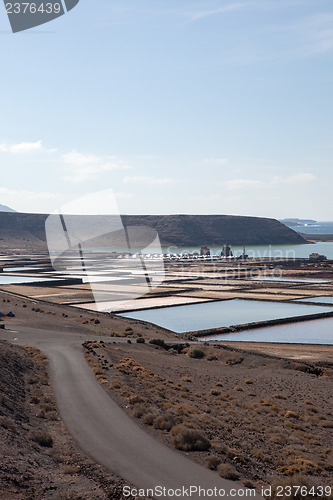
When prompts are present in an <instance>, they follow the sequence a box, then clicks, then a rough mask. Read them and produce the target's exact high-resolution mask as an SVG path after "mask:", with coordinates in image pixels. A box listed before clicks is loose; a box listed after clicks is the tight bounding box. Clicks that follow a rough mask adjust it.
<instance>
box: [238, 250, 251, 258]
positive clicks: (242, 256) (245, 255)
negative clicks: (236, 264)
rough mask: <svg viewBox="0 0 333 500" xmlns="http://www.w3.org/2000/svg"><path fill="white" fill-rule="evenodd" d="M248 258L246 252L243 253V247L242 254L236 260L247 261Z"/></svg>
mask: <svg viewBox="0 0 333 500" xmlns="http://www.w3.org/2000/svg"><path fill="white" fill-rule="evenodd" d="M248 258H249V256H248V255H247V253H246V251H245V247H244V248H243V253H242V254H241V255H240V256H239V257H238V259H240V260H247V259H248Z"/></svg>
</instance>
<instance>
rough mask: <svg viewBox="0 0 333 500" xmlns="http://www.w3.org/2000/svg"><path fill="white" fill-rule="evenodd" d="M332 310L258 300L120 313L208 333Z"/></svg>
mask: <svg viewBox="0 0 333 500" xmlns="http://www.w3.org/2000/svg"><path fill="white" fill-rule="evenodd" d="M330 311H333V308H331V307H325V306H317V305H305V304H295V303H285V302H268V301H261V300H243V299H232V300H221V301H217V302H204V303H201V304H191V305H184V306H177V307H164V308H160V309H146V310H145V311H133V312H129V313H123V314H121V316H124V317H126V318H132V319H138V320H141V321H148V322H150V323H154V324H156V325H158V326H162V327H163V328H167V329H168V330H172V331H174V332H177V333H184V332H192V331H199V330H208V329H212V328H219V327H223V326H231V325H242V324H247V323H256V322H259V321H268V320H273V319H282V318H291V317H295V316H307V315H311V314H320V313H325V312H330Z"/></svg>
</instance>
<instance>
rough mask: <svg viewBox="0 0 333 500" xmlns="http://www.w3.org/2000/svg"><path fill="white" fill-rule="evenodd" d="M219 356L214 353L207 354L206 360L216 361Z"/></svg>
mask: <svg viewBox="0 0 333 500" xmlns="http://www.w3.org/2000/svg"><path fill="white" fill-rule="evenodd" d="M218 359H219V358H218V357H217V356H215V354H210V355H209V356H207V361H217V360H218Z"/></svg>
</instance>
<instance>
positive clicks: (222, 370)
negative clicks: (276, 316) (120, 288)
mask: <svg viewBox="0 0 333 500" xmlns="http://www.w3.org/2000/svg"><path fill="white" fill-rule="evenodd" d="M139 342H142V340H141V341H139ZM158 344H159V345H156V344H154V343H153V344H152V343H149V342H147V343H136V342H135V343H134V342H132V343H128V344H122V345H113V346H106V345H105V344H103V343H98V342H96V343H88V344H86V345H85V349H86V354H85V356H86V358H87V361H88V362H89V364H90V365H91V366H92V369H93V370H94V372H95V374H96V376H97V378H98V379H99V381H100V383H101V384H103V386H104V387H105V389H106V390H108V391H109V393H110V396H111V397H113V398H115V399H116V400H117V401H118V402H119V404H121V405H122V406H123V407H124V408H125V409H126V410H127V411H128V412H129V414H130V415H131V416H132V417H133V418H136V419H137V420H138V422H140V423H141V425H143V426H145V427H146V429H147V430H148V431H149V432H152V433H153V435H154V436H156V437H157V438H158V439H162V440H163V441H165V443H167V444H168V445H170V446H174V447H176V448H178V449H180V450H183V451H184V452H186V453H188V454H189V455H190V457H191V458H193V459H194V460H197V461H198V462H200V463H202V464H204V465H206V466H207V467H210V468H212V469H217V471H218V472H219V473H220V475H222V476H223V477H226V478H234V479H236V478H241V479H242V480H243V481H245V484H247V485H253V486H258V485H260V484H262V483H268V484H272V483H274V482H276V481H277V482H280V483H281V482H282V481H285V479H286V478H288V477H291V476H294V475H295V474H301V475H302V477H303V479H302V480H303V481H304V480H305V478H306V477H307V478H308V479H310V480H312V481H315V482H316V481H318V480H319V483H321V484H325V485H333V435H332V429H333V410H332V386H333V365H327V366H326V367H325V368H323V367H320V366H316V365H314V364H311V363H304V362H298V361H296V360H286V359H279V358H275V359H274V358H273V357H267V355H258V354H255V353H248V352H246V351H242V350H239V349H238V350H234V349H233V348H232V347H227V346H223V345H216V346H215V347H213V346H208V345H204V346H199V347H197V346H188V345H187V346H186V344H183V345H178V346H175V347H173V348H167V346H166V345H163V343H161V342H158ZM186 431H190V433H191V432H192V434H193V433H194V434H195V433H196V435H197V437H196V438H195V436H194V434H193V436H192V437H193V439H191V437H190V436H187V437H186Z"/></svg>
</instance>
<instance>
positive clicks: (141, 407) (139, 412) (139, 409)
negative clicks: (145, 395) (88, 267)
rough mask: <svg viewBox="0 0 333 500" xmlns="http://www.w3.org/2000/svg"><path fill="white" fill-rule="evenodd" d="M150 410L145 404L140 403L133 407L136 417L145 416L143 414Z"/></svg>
mask: <svg viewBox="0 0 333 500" xmlns="http://www.w3.org/2000/svg"><path fill="white" fill-rule="evenodd" d="M148 411H149V408H148V407H147V406H146V405H145V404H141V403H138V404H135V405H134V407H133V416H134V417H135V418H141V417H143V415H145V414H146V413H148Z"/></svg>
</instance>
